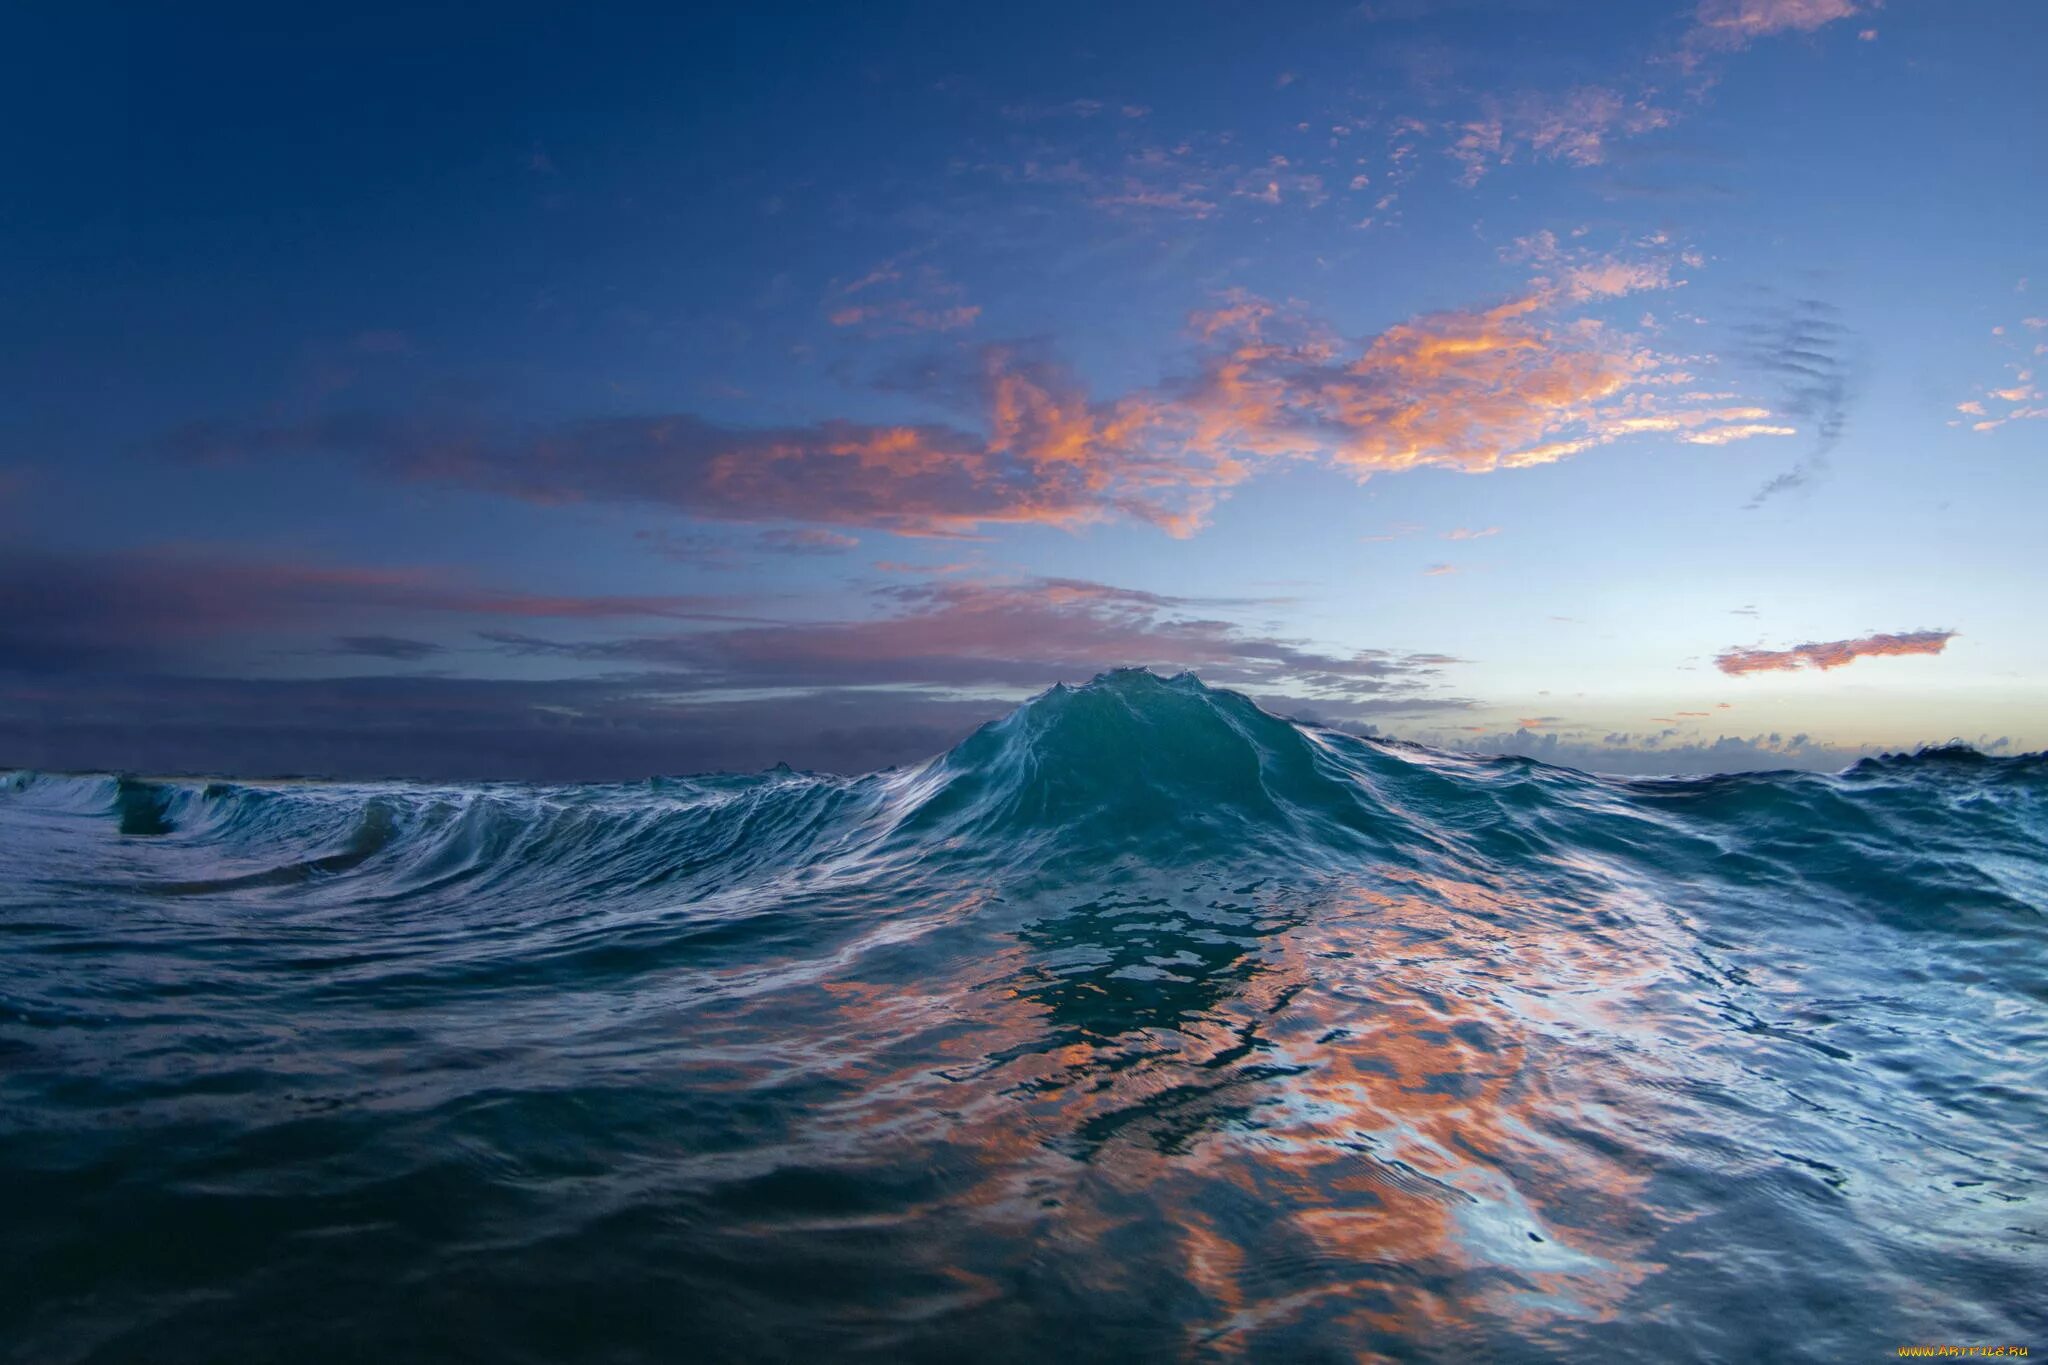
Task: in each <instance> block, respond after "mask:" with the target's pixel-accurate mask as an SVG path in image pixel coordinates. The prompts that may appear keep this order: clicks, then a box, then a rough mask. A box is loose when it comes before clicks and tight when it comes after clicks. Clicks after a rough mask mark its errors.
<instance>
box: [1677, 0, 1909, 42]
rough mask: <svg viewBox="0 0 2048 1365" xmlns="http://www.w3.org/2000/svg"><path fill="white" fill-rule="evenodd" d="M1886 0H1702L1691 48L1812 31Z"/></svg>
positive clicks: (1690, 37)
mask: <svg viewBox="0 0 2048 1365" xmlns="http://www.w3.org/2000/svg"><path fill="white" fill-rule="evenodd" d="M1881 3H1882V0H1868V2H1867V3H1861V4H1859V3H1857V0H1701V4H1700V6H1699V8H1698V9H1697V10H1695V11H1694V12H1693V27H1692V30H1691V31H1690V32H1689V33H1688V34H1687V35H1686V43H1687V46H1688V48H1690V49H1692V50H1695V51H1697V50H1699V49H1703V48H1704V49H1719V50H1721V51H1731V50H1736V49H1740V48H1744V47H1747V46H1749V45H1750V44H1751V43H1753V42H1755V41H1756V40H1757V39H1758V38H1768V37H1770V36H1771V35H1773V34H1778V33H1811V32H1813V31H1814V30H1815V29H1818V28H1823V27H1825V26H1826V25H1828V24H1832V23H1834V22H1836V21H1837V20H1841V19H1851V18H1854V17H1855V16H1856V15H1858V14H1867V13H1868V12H1870V11H1871V10H1873V9H1876V8H1878V6H1879V5H1880V4H1881Z"/></svg>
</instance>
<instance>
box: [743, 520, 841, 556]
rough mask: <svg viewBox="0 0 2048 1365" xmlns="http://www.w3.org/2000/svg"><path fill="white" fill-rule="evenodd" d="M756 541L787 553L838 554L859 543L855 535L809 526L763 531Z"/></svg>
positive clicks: (770, 548) (767, 547)
mask: <svg viewBox="0 0 2048 1365" xmlns="http://www.w3.org/2000/svg"><path fill="white" fill-rule="evenodd" d="M758 543H759V545H760V546H761V548H763V549H765V550H773V551H776V552H778V553H780V554H787V555H838V554H845V553H846V552H847V551H848V550H851V549H853V548H855V547H856V546H858V545H859V544H860V539H859V537H857V536H846V535H841V534H839V532H837V531H827V530H824V529H822V528H819V527H815V526H809V527H803V528H800V529H797V530H788V529H778V530H773V531H763V532H762V533H761V534H760V536H759V538H758Z"/></svg>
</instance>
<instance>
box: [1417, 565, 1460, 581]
mask: <svg viewBox="0 0 2048 1365" xmlns="http://www.w3.org/2000/svg"><path fill="white" fill-rule="evenodd" d="M1457 571H1458V566H1457V565H1455V564H1431V565H1429V566H1428V567H1427V568H1425V569H1423V571H1422V572H1423V573H1424V574H1425V575H1427V576H1428V577H1430V578H1442V577H1445V576H1446V575H1448V574H1454V573H1456V572H1457Z"/></svg>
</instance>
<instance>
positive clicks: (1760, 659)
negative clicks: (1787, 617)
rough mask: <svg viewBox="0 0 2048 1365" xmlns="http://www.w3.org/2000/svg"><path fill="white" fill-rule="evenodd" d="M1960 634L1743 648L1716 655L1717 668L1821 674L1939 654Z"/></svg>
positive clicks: (1906, 633)
mask: <svg viewBox="0 0 2048 1365" xmlns="http://www.w3.org/2000/svg"><path fill="white" fill-rule="evenodd" d="M1956 635H1957V632H1956V631H1953V630H1909V631H1903V632H1899V633H1897V634H1879V635H1865V636H1861V637H1859V638H1857V639H1854V640H1825V641H1809V642H1808V643H1806V644H1803V645H1793V646H1792V647H1791V648H1790V649H1747V648H1742V647H1740V646H1738V647H1735V648H1731V649H1726V650H1723V651H1722V652H1721V653H1719V654H1717V655H1715V656H1714V667H1716V668H1718V669H1720V670H1721V671H1722V672H1723V673H1727V674H1729V675H1731V676H1735V677H1740V676H1742V675H1743V674H1745V673H1770V672H1786V673H1790V672H1796V671H1798V670H1799V669H1802V668H1807V667H1812V668H1817V669H1820V670H1822V671H1826V670H1827V669H1831V668H1843V667H1846V666H1848V665H1849V664H1853V663H1855V662H1856V661H1857V660H1858V659H1873V658H1885V657H1890V656H1898V655H1905V654H1939V653H1941V652H1942V651H1943V650H1944V649H1946V648H1948V642H1949V641H1950V640H1953V639H1954V638H1955V637H1956Z"/></svg>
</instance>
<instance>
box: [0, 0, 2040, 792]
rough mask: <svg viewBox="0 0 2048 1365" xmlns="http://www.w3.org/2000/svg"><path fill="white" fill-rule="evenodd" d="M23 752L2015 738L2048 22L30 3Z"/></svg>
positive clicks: (22, 287) (3, 226) (4, 413)
mask: <svg viewBox="0 0 2048 1365" xmlns="http://www.w3.org/2000/svg"><path fill="white" fill-rule="evenodd" d="M45 8H46V10H47V11H48V12H46V13H41V14H26V15H21V16H17V17H16V19H15V20H14V21H13V23H12V25H11V29H12V32H11V36H10V42H9V44H8V45H7V46H8V50H7V52H6V53H5V55H4V56H0V85H4V88H5V90H6V92H7V93H6V94H4V95H0V100H4V101H6V103H7V104H8V105H9V108H8V109H6V110H5V112H6V114H7V117H6V118H5V119H4V120H0V164H5V165H6V166H7V167H9V169H10V174H9V176H8V183H9V191H10V192H9V193H8V194H7V195H5V196H4V197H0V763H11V764H16V765H22V766H36V767H50V768H94V769H112V770H127V771H200V772H222V773H237V774H247V775H275V774H285V773H306V774H325V775H334V776H383V775H389V776H418V777H427V778H525V779H535V780H581V779H634V778H639V777H644V776H647V775H650V774H655V773H665V772H666V773H674V772H688V771H699V770H721V769H723V770H741V771H744V770H752V769H756V768H760V767H763V766H766V765H768V764H771V763H774V762H777V761H786V762H789V763H791V764H793V765H795V766H798V767H809V768H817V769H824V770H836V771H861V770H866V769H869V768H874V767H880V766H883V765H887V764H892V763H904V762H909V761H914V760H916V759H919V758H921V757H924V756H927V755H929V754H931V753H934V752H937V751H939V750H941V749H943V748H944V747H946V746H947V745H948V744H950V743H952V742H954V741H956V740H957V739H958V738H960V737H961V736H962V735H963V734H965V733H966V732H967V731H968V730H970V729H971V728H972V727H973V726H974V725H976V724H978V723H980V722H982V721H984V720H987V719H989V718H991V717H993V716H996V715H999V714H1001V713H1002V712H1003V711H1005V710H1007V709H1008V708H1009V707H1011V706H1013V705H1015V704H1016V703H1017V702H1018V701H1020V700H1022V699H1023V698H1025V697H1027V696H1029V695H1031V694H1033V693H1035V692H1037V691H1039V690H1041V689H1043V688H1045V687H1047V686H1049V685H1051V684H1052V683H1054V682H1056V681H1062V680H1064V681H1067V682H1080V681H1084V680H1085V679H1086V678H1088V677H1089V676H1091V675H1092V674H1094V673H1096V672H1099V671H1101V670H1103V669H1105V668H1109V667H1112V666H1117V665H1140V666H1149V667H1155V668H1158V669H1161V670H1162V671H1176V670H1179V669H1183V668H1186V669H1192V670H1194V671H1195V672H1196V673H1197V674H1198V675H1199V676H1200V677H1202V678H1203V679H1204V680H1205V681H1207V682H1210V683H1212V684H1215V685H1220V686H1227V687H1232V688H1236V689H1239V690H1242V691H1244V692H1246V693H1248V694H1250V695H1252V696H1254V697H1255V698H1257V699H1259V700H1260V701H1261V702H1262V703H1264V704H1266V705H1268V706H1270V707H1272V708H1273V709H1275V710H1277V711H1280V712H1282V713H1283V714H1288V715H1293V716H1299V717H1303V718H1309V719H1315V720H1320V721H1322V722H1324V723H1327V724H1335V725H1341V726H1344V727H1346V728H1349V729H1352V730H1354V731H1356V732H1359V733H1364V734H1377V735H1387V736H1394V737H1399V738H1405V739H1412V740H1417V741H1421V742H1425V743H1431V744H1438V745H1446V746H1453V747H1460V748H1469V749H1476V750H1481V751H1486V752H1516V753H1525V754H1530V755H1533V756H1536V757H1539V758H1546V759H1550V760H1553V761H1559V762H1566V763H1572V764H1575V765H1577V766H1582V767H1589V768H1594V769H1599V770H1606V771H1622V772H1698V771H1715V770H1729V769H1746V768H1766V767H1804V768H1819V769H1827V768H1835V767H1840V766H1842V765H1844V764H1846V763H1848V762H1852V761H1854V759H1855V758H1856V757H1857V756H1858V755H1860V754H1863V753H1869V752H1877V751H1882V750H1889V749H1901V748H1911V747H1914V746H1916V745H1919V744H1923V743H1930V742H1943V741H1948V740H1951V739H1960V740H1963V741H1966V742H1969V743H1973V744H1976V745H1978V746H1979V747H1980V748H1983V749H1986V750H1987V751H1992V752H2001V753H2010V752H2019V751H2023V750H2031V749H2038V748H2041V747H2043V746H2044V745H2048V637H2044V632H2043V631H2042V630H2041V628H2040V624H2039V623H2040V607H2039V603H2040V601H2041V599H2042V597H2043V596H2044V590H2048V548H2044V547H2048V537H2044V536H2043V534H2042V532H2041V528H2040V522H2041V509H2042V506H2043V495H2044V493H2048V420H2044V419H2048V233H2044V232H2043V221H2044V210H2048V166H2044V157H2043V151H2044V147H2048V107H2044V106H2048V97H2044V95H2043V91H2044V90H2048V73H2044V70H2043V67H2044V65H2048V5H2043V4H2039V3H2036V2H2035V0H1967V2H1964V3H1940V4H1937V3H1934V2H1933V0H1885V2H1884V3H1878V0H1696V2H1695V3H1686V2H1685V0H1677V2H1675V3H1663V2H1661V0H1621V2H1619V3H1596V2H1595V0H1491V2H1488V3H1482V2H1481V0H1365V2H1364V3H1357V2H1356V0H1352V2H1351V3H1331V4H1316V3H1300V4H1290V5H1279V6H1276V5H1250V4H1185V3H1182V4H1174V5H1165V4H1156V5H1154V4H1140V3H1127V4H1119V5H1114V6H1102V5H1068V4H1059V3H1053V4H1039V5H1032V6H1013V7H999V6H959V5H939V4H929V5H923V4H889V3H863V4H852V5H845V6H832V5H825V4H806V5H801V6H797V5H789V6H783V5H750V6H737V7H732V8H718V7H710V6H700V7H663V9H661V10H655V9H651V8H650V9H648V10H644V11H643V10H639V9H634V8H626V7H615V6H604V5H590V6H582V7H575V8H574V9H573V10H571V9H570V8H568V7H559V6H549V7H533V8H531V9H528V8H526V7H522V6H520V5H517V4H508V5H504V6H499V7H493V8H491V9H489V10H480V9H478V8H477V7H476V6H473V5H449V6H436V5H417V4H414V5H407V6H404V7H402V8H382V7H379V6H375V5H352V6H346V7H343V6H328V5H321V4H317V3H315V4H308V5H298V6H283V7H278V6H261V7H258V6H249V7H233V6H208V5H198V6H193V7H179V8H176V9H172V8H166V7H161V6H155V7H147V8H143V7H136V8H132V9H127V10H118V9H94V8H87V7H45Z"/></svg>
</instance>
